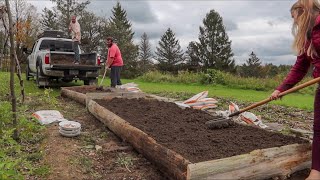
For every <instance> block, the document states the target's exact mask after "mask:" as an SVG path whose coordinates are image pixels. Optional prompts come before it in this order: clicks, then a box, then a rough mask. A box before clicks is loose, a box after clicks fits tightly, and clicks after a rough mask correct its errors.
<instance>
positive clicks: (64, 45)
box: [39, 40, 73, 52]
mask: <svg viewBox="0 0 320 180" xmlns="http://www.w3.org/2000/svg"><path fill="white" fill-rule="evenodd" d="M43 49H50V51H62V52H73V49H72V41H57V40H43V41H42V42H41V44H40V47H39V50H43Z"/></svg>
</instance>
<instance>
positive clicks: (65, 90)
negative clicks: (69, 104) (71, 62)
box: [61, 85, 124, 105]
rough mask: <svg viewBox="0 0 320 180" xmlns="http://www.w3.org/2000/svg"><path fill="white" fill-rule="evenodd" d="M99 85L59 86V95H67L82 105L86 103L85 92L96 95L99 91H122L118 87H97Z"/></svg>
mask: <svg viewBox="0 0 320 180" xmlns="http://www.w3.org/2000/svg"><path fill="white" fill-rule="evenodd" d="M97 87H99V86H92V85H90V86H73V87H62V88H61V96H64V97H68V98H70V99H73V100H74V101H77V102H79V103H81V104H83V105H85V104H86V98H87V94H88V93H90V94H97V95H96V96H97V97H98V96H99V94H100V96H101V93H114V92H124V91H123V90H120V89H115V88H110V87H104V88H103V89H99V88H97Z"/></svg>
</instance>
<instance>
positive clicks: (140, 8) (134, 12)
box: [88, 0, 157, 24]
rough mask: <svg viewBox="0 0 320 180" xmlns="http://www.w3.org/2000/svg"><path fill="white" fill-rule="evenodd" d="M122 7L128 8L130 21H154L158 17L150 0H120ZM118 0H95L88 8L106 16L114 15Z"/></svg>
mask: <svg viewBox="0 0 320 180" xmlns="http://www.w3.org/2000/svg"><path fill="white" fill-rule="evenodd" d="M119 2H120V4H121V6H122V8H123V9H125V10H126V12H127V16H128V18H129V19H130V21H132V22H134V23H144V24H147V23H154V22H157V18H156V17H155V15H154V14H153V13H152V11H151V9H150V5H149V2H148V1H119ZM116 3H117V1H97V0H93V1H91V3H90V4H89V6H88V9H89V10H91V11H93V12H96V14H98V15H100V16H104V17H110V16H111V15H112V12H111V10H112V8H113V7H114V6H115V5H116Z"/></svg>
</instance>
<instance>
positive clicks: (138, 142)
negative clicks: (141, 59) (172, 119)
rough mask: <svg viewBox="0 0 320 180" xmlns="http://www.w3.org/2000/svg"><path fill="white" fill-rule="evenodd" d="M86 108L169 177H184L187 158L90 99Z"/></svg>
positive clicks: (187, 162)
mask: <svg viewBox="0 0 320 180" xmlns="http://www.w3.org/2000/svg"><path fill="white" fill-rule="evenodd" d="M87 108H88V110H89V111H90V112H91V113H92V114H93V115H94V116H95V117H96V118H98V119H99V120H100V121H101V122H103V123H104V124H105V125H107V126H108V128H109V129H110V130H111V131H113V132H114V133H115V134H116V135H118V136H119V137H121V138H122V139H123V140H125V141H127V142H129V143H131V145H132V146H133V147H134V148H135V149H136V150H137V151H138V152H140V153H141V154H143V155H144V156H145V157H146V158H147V159H149V160H150V161H151V162H153V163H154V164H156V165H157V166H158V168H159V169H160V170H161V171H162V172H163V173H164V174H165V175H166V176H167V177H169V178H171V179H186V171H187V165H188V164H190V162H189V161H188V160H186V159H185V158H183V157H182V156H181V155H180V154H178V153H176V152H174V151H172V150H170V149H168V148H166V147H164V146H162V145H160V144H158V143H157V142H156V141H155V140H154V139H153V138H151V137H150V136H148V135H147V134H146V133H144V132H143V131H141V130H139V129H137V128H135V127H133V126H131V125H130V123H128V122H127V121H125V120H123V119H122V118H120V117H119V116H117V115H116V114H114V113H112V112H111V111H109V110H108V109H106V108H104V107H102V106H100V105H99V104H98V103H96V102H95V101H94V100H90V102H89V103H88V106H87Z"/></svg>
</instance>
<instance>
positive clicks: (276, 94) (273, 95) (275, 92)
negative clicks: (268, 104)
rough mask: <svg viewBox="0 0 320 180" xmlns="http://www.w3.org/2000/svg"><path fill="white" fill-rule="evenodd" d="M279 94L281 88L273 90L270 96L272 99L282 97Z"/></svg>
mask: <svg viewBox="0 0 320 180" xmlns="http://www.w3.org/2000/svg"><path fill="white" fill-rule="evenodd" d="M279 94H280V91H279V90H275V91H273V93H272V94H271V96H270V99H272V100H276V99H279V98H280V97H279Z"/></svg>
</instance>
